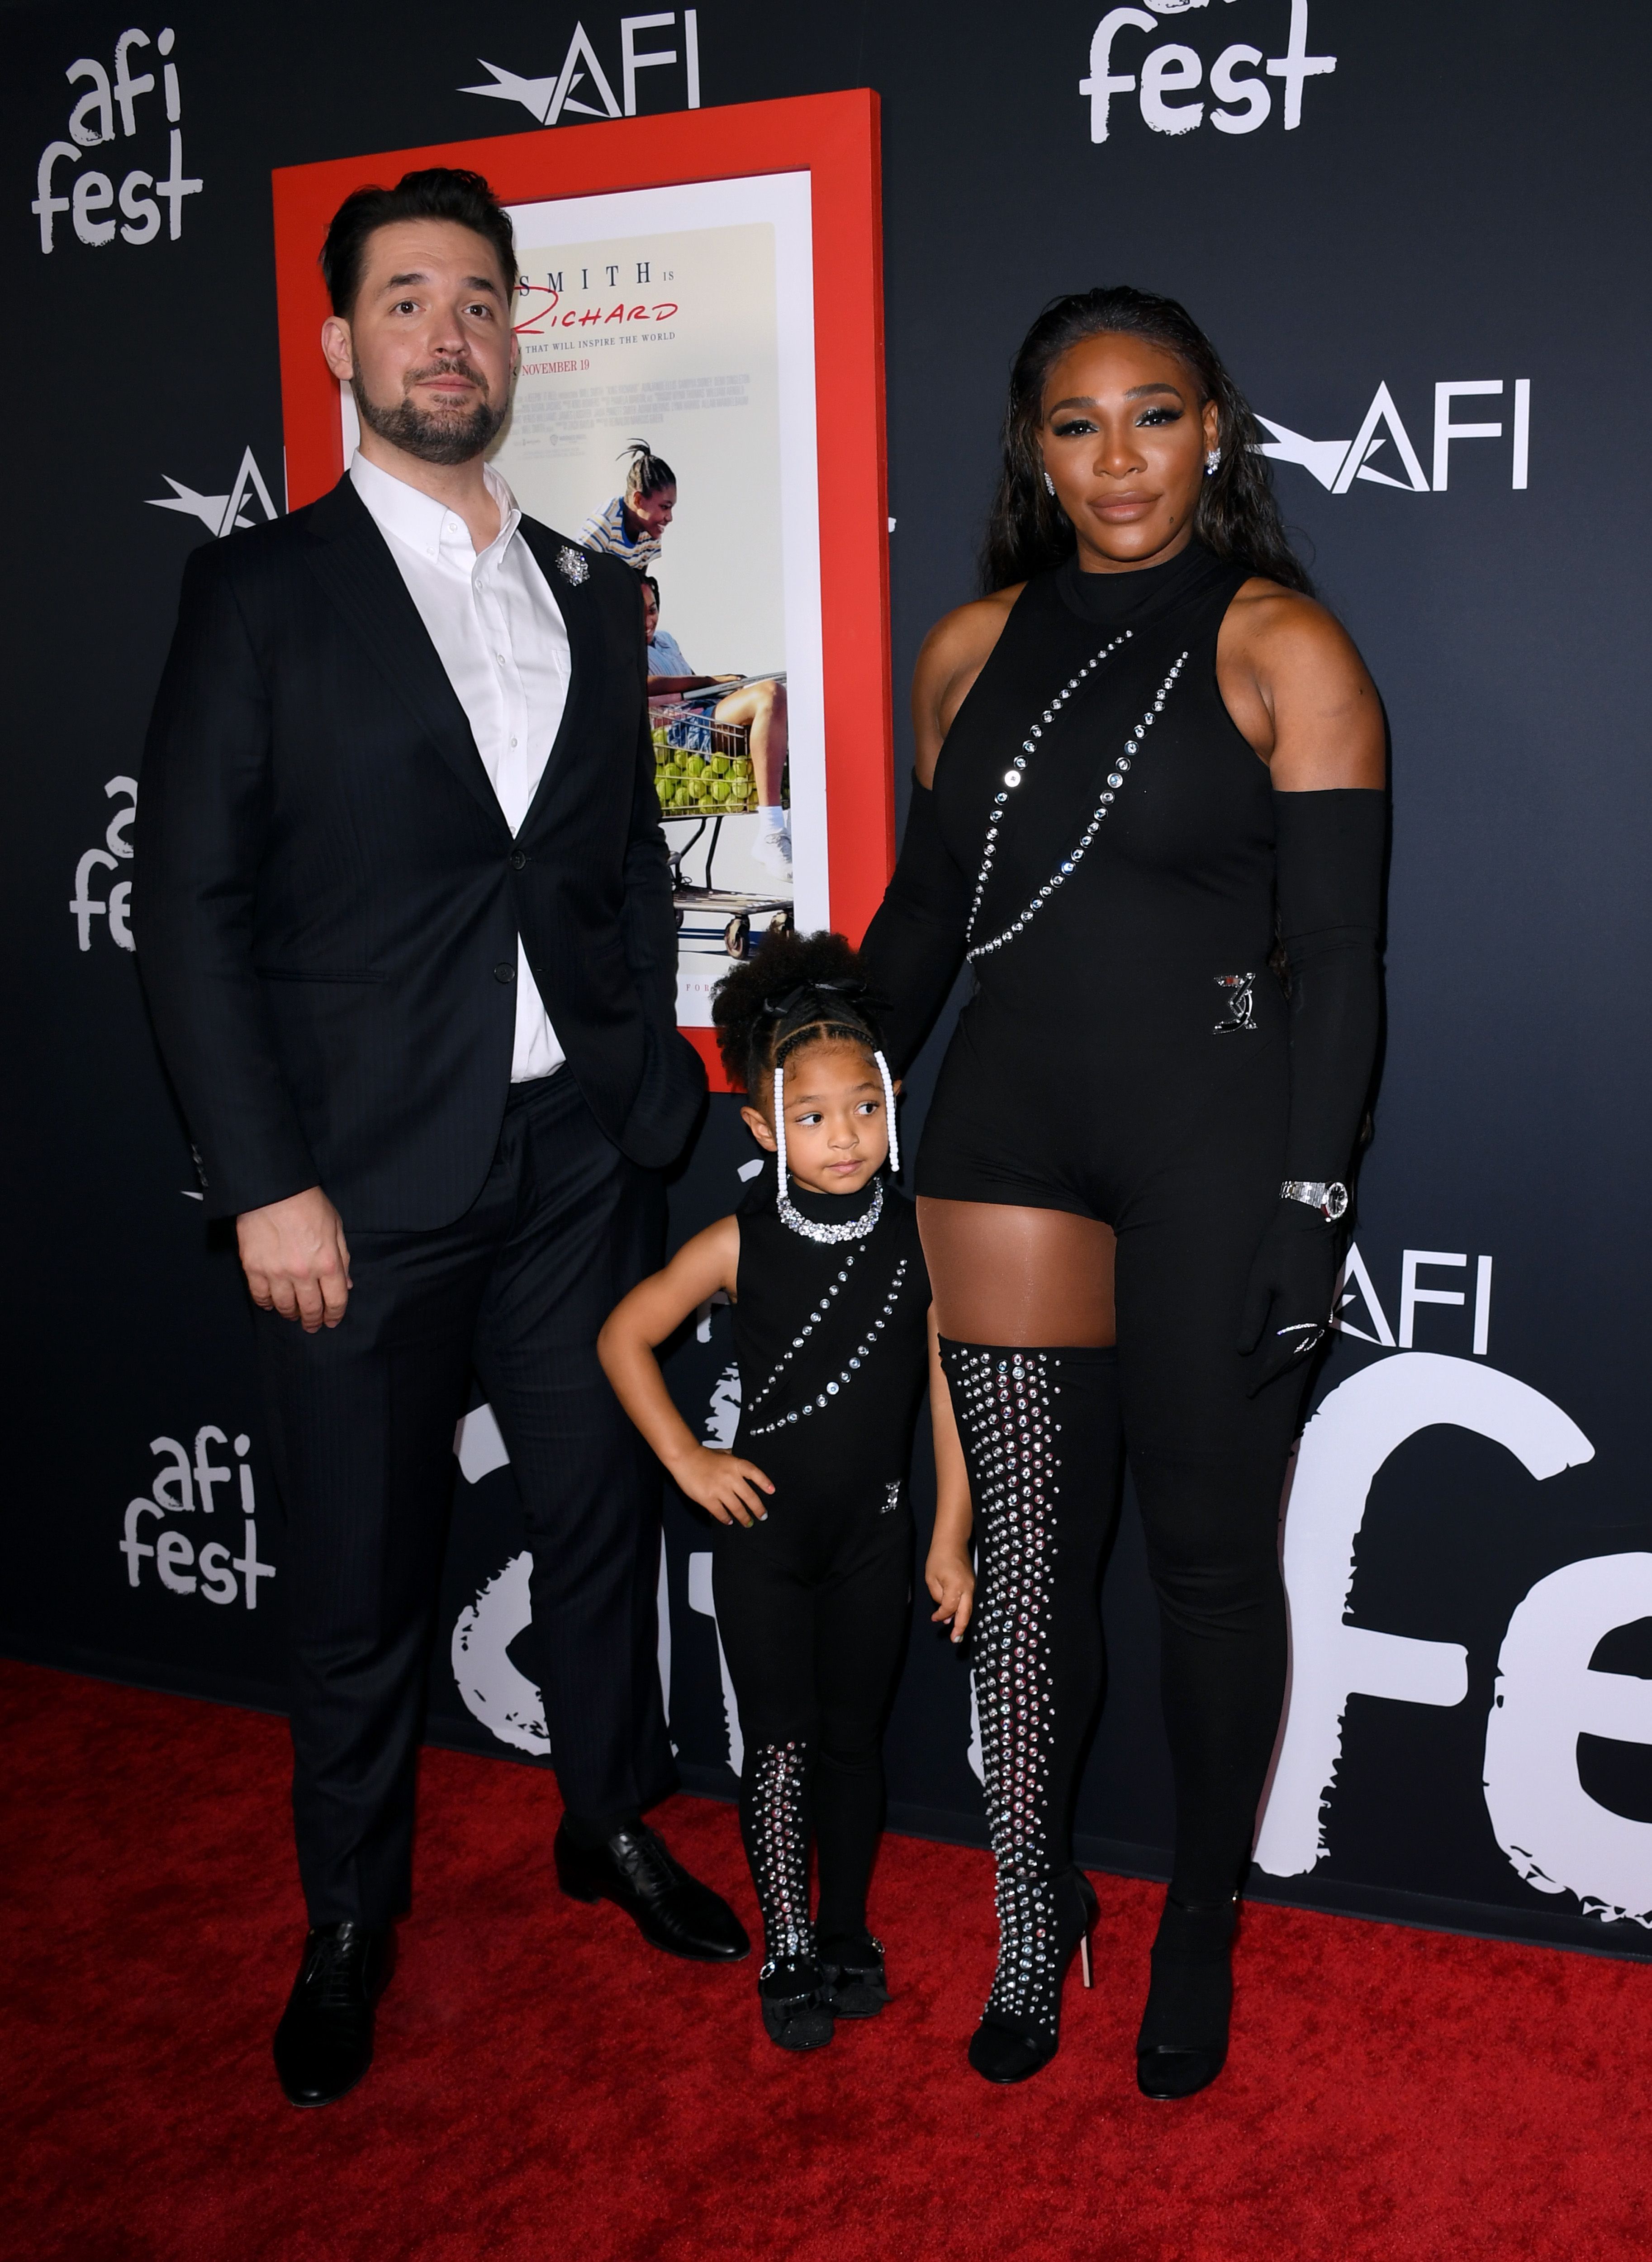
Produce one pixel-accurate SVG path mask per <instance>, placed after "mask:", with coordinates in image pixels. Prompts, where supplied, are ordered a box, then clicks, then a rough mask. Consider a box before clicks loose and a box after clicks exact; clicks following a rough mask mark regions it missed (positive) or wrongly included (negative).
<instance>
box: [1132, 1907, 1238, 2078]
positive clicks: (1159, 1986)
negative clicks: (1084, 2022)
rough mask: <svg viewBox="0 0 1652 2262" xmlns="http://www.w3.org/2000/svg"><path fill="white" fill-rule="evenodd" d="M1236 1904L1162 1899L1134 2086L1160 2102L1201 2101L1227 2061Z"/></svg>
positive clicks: (1137, 2047) (1231, 2004) (1236, 1921)
mask: <svg viewBox="0 0 1652 2262" xmlns="http://www.w3.org/2000/svg"><path fill="white" fill-rule="evenodd" d="M1238 1921H1239V1903H1238V1899H1237V1898H1233V1899H1230V1900H1226V1901H1220V1902H1217V1904H1216V1905H1214V1906H1206V1907H1198V1906H1195V1905H1189V1904H1187V1903H1184V1902H1182V1901H1175V1900H1172V1899H1171V1898H1169V1896H1168V1895H1166V1897H1165V1906H1164V1914H1163V1915H1162V1916H1161V1917H1160V1920H1159V1936H1158V1938H1157V1939H1156V1940H1155V1941H1153V1984H1152V1985H1151V1986H1150V1987H1149V1989H1148V1991H1147V2007H1146V2011H1145V2012H1144V2013H1143V2015H1142V2021H1141V2033H1140V2035H1138V2038H1137V2042H1136V2086H1137V2087H1138V2089H1139V2090H1140V2091H1141V2093H1142V2095H1143V2096H1144V2097H1151V2098H1153V2099H1154V2100H1156V2101H1158V2102H1160V2103H1168V2102H1170V2101H1171V2100H1174V2099H1178V2098H1182V2097H1194V2096H1196V2095H1197V2093H1199V2091H1200V2090H1202V2089H1208V2088H1209V2087H1210V2084H1211V2083H1212V2082H1213V2081H1214V2080H1215V2079H1216V2077H1217V2074H1218V2073H1220V2072H1221V2071H1222V2068H1223V2067H1224V2065H1225V2064H1226V2063H1227V2040H1228V2022H1229V2019H1230V2017H1231V2015H1232V2007H1233V1934H1234V1930H1235V1927H1236V1926H1237V1924H1238Z"/></svg>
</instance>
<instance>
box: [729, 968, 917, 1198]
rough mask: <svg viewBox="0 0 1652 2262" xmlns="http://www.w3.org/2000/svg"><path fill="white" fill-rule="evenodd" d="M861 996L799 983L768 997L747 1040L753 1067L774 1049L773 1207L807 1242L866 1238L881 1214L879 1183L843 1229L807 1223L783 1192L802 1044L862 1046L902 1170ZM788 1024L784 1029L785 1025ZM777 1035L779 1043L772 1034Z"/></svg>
mask: <svg viewBox="0 0 1652 2262" xmlns="http://www.w3.org/2000/svg"><path fill="white" fill-rule="evenodd" d="M865 995H866V983H864V982H862V981H860V980H858V979H856V978H851V979H845V980H843V981H837V982H808V983H800V984H799V985H798V987H797V988H796V989H795V990H788V991H786V993H785V995H784V996H783V997H779V998H770V999H769V1000H768V1001H767V1002H766V1004H765V1006H764V1009H763V1012H762V1013H761V1014H760V1015H759V1017H758V1022H757V1026H756V1027H755V1028H754V1029H753V1031H752V1035H751V1055H752V1067H753V1069H754V1070H756V1069H757V1068H758V1066H759V1065H760V1063H761V1058H762V1055H763V1053H764V1052H765V1050H766V1048H767V1047H768V1045H769V1044H770V1043H771V1042H773V1044H774V1053H773V1061H774V1082H773V1087H772V1089H773V1099H774V1147H775V1165H776V1198H775V1207H776V1209H777V1211H778V1212H779V1218H780V1222H781V1223H782V1224H783V1225H786V1226H789V1227H790V1228H791V1230H792V1231H793V1232H794V1233H801V1235H803V1236H804V1238H805V1239H806V1240H808V1241H819V1242H826V1243H832V1242H842V1241H859V1240H862V1239H864V1237H865V1236H866V1235H867V1234H869V1233H871V1232H872V1231H873V1228H874V1227H875V1226H876V1225H877V1222H878V1220H879V1219H880V1217H881V1216H882V1214H883V1181H882V1179H881V1178H879V1179H878V1180H876V1182H875V1185H874V1190H873V1198H872V1207H871V1208H870V1209H868V1210H867V1211H866V1214H865V1215H864V1216H861V1217H858V1218H854V1219H851V1221H848V1222H847V1223H846V1224H844V1225H816V1224H815V1221H814V1220H813V1219H812V1218H807V1217H805V1216H804V1215H803V1214H802V1212H801V1210H800V1209H799V1208H798V1207H797V1206H796V1204H795V1203H794V1201H793V1199H792V1198H791V1195H790V1193H789V1192H788V1191H787V1184H786V1059H787V1057H788V1055H791V1054H792V1053H794V1052H796V1051H798V1050H799V1049H800V1048H801V1046H802V1045H803V1044H804V1043H805V1042H808V1043H814V1042H816V1041H819V1040H821V1039H822V1038H831V1037H838V1038H841V1039H843V1040H844V1041H845V1042H847V1043H850V1044H856V1045H862V1046H864V1047H865V1048H866V1049H867V1050H868V1051H869V1052H870V1053H871V1055H872V1057H873V1060H874V1061H876V1063H877V1064H878V1074H879V1076H880V1078H881V1079H882V1082H883V1107H884V1120H885V1121H886V1122H887V1125H888V1127H889V1168H890V1169H891V1170H892V1171H898V1170H899V1169H900V1167H901V1140H900V1133H899V1130H898V1128H897V1126H896V1123H895V1113H894V1078H893V1077H891V1075H890V1074H889V1063H888V1062H887V1059H886V1058H885V1057H884V1053H883V1048H882V1047H881V1046H880V1044H879V1042H878V1039H877V1035H876V1033H875V1031H874V1030H873V1027H872V1025H871V1023H870V1022H869V1021H868V1020H867V1019H866V1018H865V1017H864V1016H863V1015H862V1014H861V1013H860V1012H858V1000H859V999H860V998H864V997H865ZM788 1023H790V1024H791V1026H790V1027H787V1026H786V1025H787V1024H788ZM777 1033H778V1041H776V1035H777ZM756 1086H757V1078H756V1076H755V1075H753V1076H749V1077H747V1079H746V1089H747V1091H752V1090H754V1089H755V1088H756Z"/></svg>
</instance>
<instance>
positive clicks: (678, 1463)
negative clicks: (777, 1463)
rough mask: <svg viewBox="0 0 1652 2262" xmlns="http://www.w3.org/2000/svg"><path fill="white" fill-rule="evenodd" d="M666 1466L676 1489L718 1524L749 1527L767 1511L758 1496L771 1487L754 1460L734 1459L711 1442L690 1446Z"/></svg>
mask: <svg viewBox="0 0 1652 2262" xmlns="http://www.w3.org/2000/svg"><path fill="white" fill-rule="evenodd" d="M668 1466H670V1469H671V1473H672V1478H673V1479H674V1480H675V1481H676V1484H677V1486H678V1488H679V1490H680V1491H682V1492H686V1494H687V1495H688V1497H689V1499H690V1500H693V1501H697V1502H699V1503H700V1507H701V1508H703V1509H706V1510H707V1512H708V1513H709V1514H710V1515H712V1516H715V1517H716V1519H717V1521H718V1523H719V1524H744V1525H746V1527H747V1528H748V1530H749V1529H750V1528H751V1525H752V1524H762V1523H764V1522H765V1521H766V1520H767V1517H768V1513H769V1511H768V1509H766V1508H765V1506H764V1504H763V1502H762V1501H761V1500H760V1499H759V1498H758V1492H759V1491H762V1492H769V1493H772V1491H773V1490H774V1487H773V1486H772V1484H771V1483H770V1482H769V1480H768V1479H767V1477H765V1475H764V1473H763V1472H762V1470H761V1469H760V1468H758V1466H757V1464H756V1463H755V1462H754V1461H742V1460H737V1459H736V1458H735V1456H734V1455H733V1454H732V1453H725V1452H720V1451H719V1450H718V1448H717V1447H716V1446H715V1445H694V1446H693V1447H692V1448H691V1449H690V1450H689V1452H686V1453H685V1454H684V1455H683V1457H682V1458H681V1459H680V1460H677V1459H673V1460H672V1462H670V1463H669V1464H668Z"/></svg>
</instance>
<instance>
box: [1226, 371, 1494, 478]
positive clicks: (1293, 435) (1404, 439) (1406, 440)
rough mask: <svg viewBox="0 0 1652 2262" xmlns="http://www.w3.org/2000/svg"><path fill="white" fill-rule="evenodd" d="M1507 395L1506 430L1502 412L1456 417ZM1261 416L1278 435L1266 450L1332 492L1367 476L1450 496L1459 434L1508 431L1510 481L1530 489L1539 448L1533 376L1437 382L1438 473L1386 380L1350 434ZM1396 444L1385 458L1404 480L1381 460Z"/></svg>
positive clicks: (1476, 436)
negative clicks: (1428, 470) (1464, 419)
mask: <svg viewBox="0 0 1652 2262" xmlns="http://www.w3.org/2000/svg"><path fill="white" fill-rule="evenodd" d="M1505 397H1506V398H1507V399H1508V400H1509V403H1510V407H1511V409H1512V414H1511V416H1510V418H1509V421H1508V426H1507V430H1506V433H1505V426H1504V421H1503V418H1502V416H1501V414H1499V415H1498V419H1497V421H1495V422H1490V421H1485V420H1483V419H1481V420H1478V421H1470V422H1468V423H1459V422H1458V421H1456V418H1455V415H1454V410H1455V407H1456V404H1457V402H1458V401H1460V400H1481V399H1483V400H1498V401H1501V400H1503V399H1505ZM1256 421H1257V422H1258V423H1259V424H1261V425H1265V426H1266V427H1267V429H1268V431H1269V432H1271V433H1272V434H1273V438H1272V439H1271V440H1268V441H1264V442H1263V443H1262V453H1263V455H1265V456H1271V457H1273V458H1274V460H1275V463H1280V464H1300V465H1301V466H1302V468H1303V469H1304V471H1305V472H1310V473H1311V475H1312V476H1313V477H1314V478H1315V479H1318V482H1319V484H1320V486H1322V487H1325V488H1326V489H1327V490H1328V491H1329V492H1330V493H1332V494H1347V492H1348V490H1349V488H1350V487H1351V486H1353V485H1354V481H1355V479H1368V480H1369V481H1370V483H1371V484H1372V486H1379V487H1397V488H1398V489H1399V490H1400V493H1402V494H1444V493H1445V492H1446V489H1447V486H1448V485H1449V484H1450V479H1451V447H1452V443H1453V441H1454V440H1498V441H1501V440H1503V439H1504V438H1505V437H1506V438H1507V440H1508V443H1509V485H1510V486H1512V487H1514V488H1516V489H1519V490H1523V489H1524V488H1525V486H1526V474H1527V469H1528V465H1529V460H1530V457H1531V448H1532V380H1531V378H1529V377H1517V378H1515V379H1514V381H1513V385H1512V387H1505V383H1504V380H1503V378H1500V377H1450V378H1441V379H1440V381H1439V383H1438V384H1436V385H1435V386H1434V430H1433V465H1432V469H1433V479H1428V478H1426V476H1425V474H1424V472H1423V466H1422V461H1421V458H1420V457H1419V455H1418V453H1417V450H1416V449H1415V448H1414V447H1413V445H1412V444H1411V434H1410V433H1409V432H1408V431H1407V430H1406V429H1405V426H1404V422H1403V421H1402V420H1401V417H1400V413H1399V410H1398V408H1397V407H1396V405H1395V401H1394V396H1393V394H1392V393H1390V391H1389V389H1388V387H1387V385H1378V386H1377V388H1376V391H1375V393H1373V394H1372V396H1371V405H1370V407H1368V409H1367V410H1366V412H1365V414H1364V416H1363V417H1362V418H1361V421H1360V429H1359V430H1358V431H1357V432H1356V433H1355V434H1354V437H1353V439H1351V440H1311V439H1309V438H1308V437H1307V436H1306V435H1305V434H1304V433H1302V432H1293V431H1292V430H1291V429H1290V427H1289V425H1288V424H1280V423H1276V422H1275V420H1274V419H1273V417H1271V416H1263V415H1261V414H1259V415H1258V417H1257V419H1256ZM1390 444H1391V446H1392V449H1393V453H1392V454H1391V455H1390V456H1389V457H1385V458H1384V461H1385V462H1386V463H1389V464H1392V465H1396V466H1397V469H1398V471H1400V472H1403V473H1404V477H1403V478H1396V477H1395V475H1394V472H1391V471H1386V470H1384V469H1383V468H1382V467H1381V465H1378V464H1377V463H1376V462H1375V461H1374V458H1375V457H1376V456H1377V455H1378V454H1379V453H1380V452H1381V450H1383V449H1384V448H1387V447H1389V446H1390Z"/></svg>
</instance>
